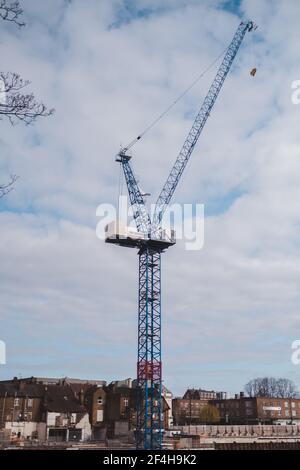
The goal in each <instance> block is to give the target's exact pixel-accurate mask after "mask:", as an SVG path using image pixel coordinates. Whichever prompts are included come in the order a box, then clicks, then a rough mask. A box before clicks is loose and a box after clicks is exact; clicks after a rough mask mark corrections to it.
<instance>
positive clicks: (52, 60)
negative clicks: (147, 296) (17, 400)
mask: <svg viewBox="0 0 300 470" xmlns="http://www.w3.org/2000/svg"><path fill="white" fill-rule="evenodd" d="M22 3H23V8H24V18H25V21H26V23H27V25H26V28H22V29H17V28H15V27H13V25H10V24H3V23H1V30H0V57H1V70H3V71H16V72H19V73H20V74H21V75H22V76H23V77H24V78H26V79H29V80H30V81H31V82H32V85H31V89H32V90H33V91H34V93H35V94H36V96H37V97H38V98H41V99H43V101H44V102H46V103H47V104H48V105H49V106H50V107H54V108H55V109H56V113H55V115H54V116H53V117H51V118H48V119H44V120H40V121H38V122H37V123H36V124H35V125H34V126H30V127H24V126H22V125H18V126H14V127H11V126H10V125H9V124H8V123H6V122H5V121H1V122H0V128H1V131H0V146H1V156H0V171H1V181H5V180H6V179H7V178H8V175H9V174H10V173H16V174H18V175H19V176H20V178H19V180H18V182H17V184H16V186H15V190H14V191H13V192H11V193H10V194H9V195H8V196H7V197H5V198H2V199H1V200H0V224H1V232H0V233H1V235H0V256H1V264H0V296H1V297H0V298H1V301H0V325H1V326H0V339H1V340H3V341H5V342H6V346H7V364H6V365H2V366H0V376H1V377H3V378H10V377H12V376H14V375H21V376H23V377H25V376H31V375H47V376H59V377H61V376H73V377H81V378H99V379H106V380H113V379H117V378H125V377H130V376H131V377H134V376H135V368H136V366H135V364H136V349H137V348H136V342H137V305H136V304H137V261H138V260H137V254H136V252H135V251H134V250H124V249H122V248H119V247H115V246H109V245H105V244H104V243H103V241H101V240H99V239H97V237H96V233H95V229H96V225H97V222H98V219H97V217H96V208H97V206H98V205H99V204H101V203H114V204H115V203H116V200H117V196H118V181H119V167H118V165H117V164H116V163H115V161H114V157H115V154H116V152H117V151H118V149H119V148H120V145H121V144H123V145H125V144H127V143H128V142H129V141H130V140H131V139H133V138H134V137H135V136H136V135H137V134H138V133H140V132H141V131H142V130H143V129H144V128H145V127H146V126H147V125H148V124H149V123H150V122H151V121H152V120H153V119H154V118H155V117H156V116H157V115H158V114H159V113H160V112H162V111H163V110H164V109H165V108H166V107H167V106H168V105H169V104H170V103H171V102H172V101H173V100H174V98H176V97H177V96H178V95H179V94H180V93H181V92H182V91H183V90H184V89H185V88H186V87H187V86H188V85H189V84H190V83H191V82H192V81H193V80H194V79H195V77H197V76H198V75H199V74H200V73H201V72H202V70H204V69H205V68H206V66H207V65H208V64H209V63H211V62H212V61H213V60H214V59H215V58H216V57H217V56H218V55H219V54H220V53H221V52H222V51H223V50H224V48H225V47H226V45H228V43H229V42H230V40H231V38H232V36H233V34H234V32H235V30H236V28H237V26H238V24H239V22H240V19H241V18H242V19H248V18H250V19H253V20H255V21H256V23H257V24H258V25H259V29H258V30H257V31H256V32H255V33H251V34H248V35H247V36H246V38H245V41H244V44H243V46H242V48H241V50H240V51H239V54H238V57H237V59H236V61H235V64H234V66H233V68H232V71H231V73H230V75H229V77H228V78H227V81H226V83H225V85H224V88H223V90H222V93H221V95H220V97H219V99H218V101H217V103H216V106H215V108H214V110H213V112H212V113H211V117H210V119H209V121H208V123H207V126H206V128H205V130H204V132H203V134H202V136H201V139H200V140H199V143H198V145H197V148H196V150H195V152H194V154H193V156H192V159H191V162H190V164H189V165H188V168H187V170H186V172H185V174H184V177H183V180H182V181H181V184H180V186H179V187H178V190H177V191H176V194H175V197H174V202H180V203H188V202H194V203H195V202H199V203H203V204H204V205H205V213H206V219H205V244H204V248H203V249H202V250H201V251H197V252H195V251H186V250H185V249H184V246H183V245H182V243H178V244H177V245H176V246H175V247H174V248H172V249H171V250H169V252H167V253H166V254H165V255H164V257H163V273H162V275H163V361H164V369H163V370H164V381H165V384H166V385H167V386H168V387H169V388H170V389H171V390H172V391H173V392H174V393H175V394H181V393H182V392H183V391H184V390H185V388H186V387H187V386H194V387H203V388H208V389H217V390H227V391H229V392H231V393H234V392H237V391H239V390H242V388H243V386H244V384H245V383H246V382H247V381H248V380H249V379H251V378H253V377H256V376H260V375H274V376H285V377H288V378H290V379H292V380H294V381H295V382H296V384H297V385H298V386H299V388H300V376H299V374H300V365H299V366H295V365H293V364H292V362H291V353H292V350H291V343H292V341H294V340H295V339H299V338H300V331H299V325H300V323H299V316H300V311H299V310H300V289H299V286H300V243H299V227H300V208H299V201H300V184H299V183H300V133H299V116H300V105H299V106H297V105H295V104H293V103H292V101H291V94H292V90H291V85H292V82H293V81H294V80H297V79H300V67H299V34H300V33H299V17H300V3H299V1H298V0H285V1H283V0H241V1H222V0H189V1H187V0H87V1H83V0H69V1H67V0H46V1H43V2H38V1H36V0H23V2H22ZM253 67H257V75H256V77H255V78H253V77H251V76H250V74H249V71H250V70H251V69H252V68H253ZM215 71H216V68H215V69H212V70H211V71H210V72H209V73H208V74H207V75H205V77H204V78H203V79H202V80H200V82H199V83H198V84H197V86H195V87H194V88H193V89H192V90H191V92H190V93H189V94H188V95H187V96H186V97H185V98H184V99H183V100H181V101H180V103H179V104H178V105H177V106H176V107H175V108H174V109H173V110H172V112H170V113H169V114H168V115H167V116H166V117H165V118H164V119H163V120H162V121H160V123H159V125H157V126H156V127H155V128H154V129H153V130H152V131H151V132H149V133H148V134H147V136H145V138H144V140H143V141H141V142H140V143H139V144H137V145H136V147H135V148H134V153H133V160H132V162H133V165H134V169H135V172H136V174H137V175H138V177H139V179H140V181H141V185H142V187H143V189H145V190H146V191H149V192H151V194H152V195H153V197H154V198H155V196H157V194H158V192H159V190H160V188H161V186H162V184H163V182H164V180H165V178H166V176H167V174H168V171H169V169H170V167H171V164H172V162H173V161H174V159H175V157H176V155H177V153H178V151H179V149H180V147H181V144H182V143H183V140H184V138H185V135H186V134H187V132H188V130H189V128H190V126H191V124H192V122H193V117H194V116H195V113H196V112H197V110H198V108H199V106H200V105H201V102H202V100H203V98H204V97H205V94H206V91H207V89H208V87H209V84H210V82H211V81H212V79H213V77H214V73H215Z"/></svg>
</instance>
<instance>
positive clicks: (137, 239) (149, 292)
mask: <svg viewBox="0 0 300 470" xmlns="http://www.w3.org/2000/svg"><path fill="white" fill-rule="evenodd" d="M253 28H254V23H253V22H252V21H248V22H246V23H244V22H242V23H240V25H239V27H238V29H237V31H236V33H235V35H234V37H233V39H232V41H231V43H230V45H229V47H228V49H227V50H226V53H225V56H224V58H223V61H222V63H221V65H220V67H219V69H218V72H217V74H216V76H215V78H214V80H213V83H212V85H211V87H210V89H209V92H208V94H207V96H206V98H205V99H204V102H203V104H202V106H201V108H200V111H199V113H198V114H197V116H196V118H195V121H194V123H193V125H192V128H191V130H190V132H189V133H188V135H187V138H186V140H185V142H184V144H183V147H182V149H181V151H180V153H179V155H178V157H177V159H176V161H175V163H174V165H173V167H172V169H171V172H170V174H169V176H168V178H167V180H166V183H165V184H164V186H163V189H162V191H161V193H160V195H159V197H158V199H157V202H156V206H155V211H154V216H153V219H152V221H151V219H150V216H149V213H148V211H147V208H146V205H145V200H144V196H143V194H142V192H141V190H140V188H139V186H138V183H137V180H136V178H135V176H134V173H133V171H132V168H131V165H130V159H131V156H130V155H128V148H124V149H122V150H121V151H120V152H119V154H118V156H117V158H116V160H117V161H118V162H120V164H121V165H122V168H123V172H124V175H125V180H126V184H127V189H128V194H129V198H130V203H131V207H132V211H133V217H134V220H135V223H136V227H137V232H136V233H135V234H134V235H133V234H132V232H130V231H129V230H128V229H127V228H126V227H121V226H120V225H119V224H116V223H113V224H111V226H110V227H107V234H106V242H108V243H114V244H118V245H121V246H125V247H136V248H138V256H139V298H138V358H137V388H136V392H137V425H136V446H137V448H138V449H161V446H162V430H163V422H162V415H163V411H164V410H163V404H162V358H161V254H162V253H163V252H164V251H165V250H166V249H167V248H169V247H170V246H172V245H174V244H175V237H174V233H172V232H171V233H169V234H168V235H167V236H166V235H165V232H164V231H163V230H162V218H163V214H164V212H165V210H166V208H167V206H168V205H169V203H170V201H171V198H172V196H173V194H174V191H175V189H176V187H177V185H178V183H179V180H180V178H181V176H182V174H183V171H184V169H185V167H186V165H187V162H188V160H189V158H190V156H191V154H192V152H193V150H194V148H195V145H196V143H197V141H198V139H199V137H200V134H201V131H202V129H203V128H204V126H205V123H206V121H207V119H208V117H209V115H210V112H211V110H212V108H213V106H214V104H215V102H216V99H217V97H218V95H219V93H220V91H221V88H222V85H223V83H224V81H225V79H226V77H227V75H228V72H229V70H230V68H231V65H232V63H233V61H234V58H235V56H236V54H237V52H238V50H239V48H240V46H241V43H242V41H243V39H244V36H245V34H246V32H247V31H252V30H253Z"/></svg>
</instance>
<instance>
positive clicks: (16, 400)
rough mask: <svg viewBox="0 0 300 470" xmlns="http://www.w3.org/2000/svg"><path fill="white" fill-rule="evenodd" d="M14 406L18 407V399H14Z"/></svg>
mask: <svg viewBox="0 0 300 470" xmlns="http://www.w3.org/2000/svg"><path fill="white" fill-rule="evenodd" d="M14 406H20V398H15V399H14Z"/></svg>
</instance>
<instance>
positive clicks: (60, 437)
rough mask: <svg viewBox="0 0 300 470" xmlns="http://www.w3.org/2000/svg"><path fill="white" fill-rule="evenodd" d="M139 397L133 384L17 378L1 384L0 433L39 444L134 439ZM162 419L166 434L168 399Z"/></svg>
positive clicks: (128, 380)
mask: <svg viewBox="0 0 300 470" xmlns="http://www.w3.org/2000/svg"><path fill="white" fill-rule="evenodd" d="M136 397H137V390H136V388H134V386H133V383H132V380H131V379H127V380H124V381H116V382H112V383H111V384H109V385H106V382H104V381H85V380H80V379H69V378H64V379H55V378H45V377H39V378H38V377H30V378H26V379H17V378H15V379H13V380H9V381H4V382H0V429H3V430H9V431H10V434H11V436H15V437H16V438H22V439H38V440H40V441H51V440H52V441H59V442H67V441H72V440H73V441H82V440H87V439H95V440H105V439H106V438H115V437H117V438H118V437H125V436H127V437H128V436H131V437H133V434H134V429H135V426H136ZM168 398H170V392H168ZM163 420H164V423H163V426H164V429H166V428H168V427H169V422H170V407H169V406H168V403H167V401H166V398H165V397H163Z"/></svg>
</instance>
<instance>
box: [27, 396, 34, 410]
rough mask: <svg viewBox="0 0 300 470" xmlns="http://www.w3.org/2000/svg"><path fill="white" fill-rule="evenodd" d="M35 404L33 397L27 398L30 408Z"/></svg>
mask: <svg viewBox="0 0 300 470" xmlns="http://www.w3.org/2000/svg"><path fill="white" fill-rule="evenodd" d="M32 405H33V399H32V398H27V406H28V408H32Z"/></svg>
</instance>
